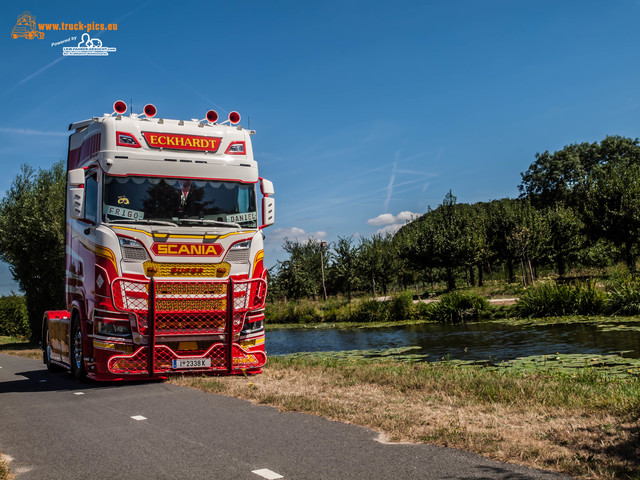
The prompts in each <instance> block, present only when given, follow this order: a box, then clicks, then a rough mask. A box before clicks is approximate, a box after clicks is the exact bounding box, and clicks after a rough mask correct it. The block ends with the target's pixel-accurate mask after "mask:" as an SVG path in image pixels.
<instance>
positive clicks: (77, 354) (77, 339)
mask: <svg viewBox="0 0 640 480" xmlns="http://www.w3.org/2000/svg"><path fill="white" fill-rule="evenodd" d="M73 361H74V362H75V364H76V368H77V369H80V367H82V332H81V331H80V327H79V326H78V327H76V329H75V332H74V333H73Z"/></svg>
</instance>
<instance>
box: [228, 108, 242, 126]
mask: <svg viewBox="0 0 640 480" xmlns="http://www.w3.org/2000/svg"><path fill="white" fill-rule="evenodd" d="M229 122H230V123H232V124H233V125H236V124H238V123H240V114H239V113H238V112H236V111H233V112H230V113H229Z"/></svg>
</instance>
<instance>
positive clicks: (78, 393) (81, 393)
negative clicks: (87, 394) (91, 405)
mask: <svg viewBox="0 0 640 480" xmlns="http://www.w3.org/2000/svg"><path fill="white" fill-rule="evenodd" d="M73 394H74V395H84V392H73Z"/></svg>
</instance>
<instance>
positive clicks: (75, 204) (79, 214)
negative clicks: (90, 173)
mask: <svg viewBox="0 0 640 480" xmlns="http://www.w3.org/2000/svg"><path fill="white" fill-rule="evenodd" d="M83 210H84V168H76V169H74V170H69V173H67V212H69V217H70V218H73V219H74V220H80V219H82V218H84V211H83Z"/></svg>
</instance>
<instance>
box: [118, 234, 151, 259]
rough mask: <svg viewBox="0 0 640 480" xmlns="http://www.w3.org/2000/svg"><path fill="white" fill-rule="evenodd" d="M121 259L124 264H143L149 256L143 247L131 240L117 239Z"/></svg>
mask: <svg viewBox="0 0 640 480" xmlns="http://www.w3.org/2000/svg"><path fill="white" fill-rule="evenodd" d="M118 241H119V242H120V250H121V251H122V259H123V260H124V261H125V262H144V261H146V260H149V254H148V253H147V250H146V249H145V248H144V246H143V245H142V244H141V243H140V242H139V241H138V240H134V239H133V238H126V237H118Z"/></svg>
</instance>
